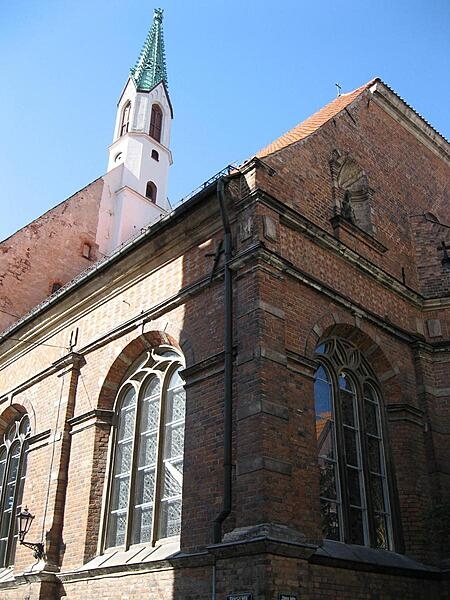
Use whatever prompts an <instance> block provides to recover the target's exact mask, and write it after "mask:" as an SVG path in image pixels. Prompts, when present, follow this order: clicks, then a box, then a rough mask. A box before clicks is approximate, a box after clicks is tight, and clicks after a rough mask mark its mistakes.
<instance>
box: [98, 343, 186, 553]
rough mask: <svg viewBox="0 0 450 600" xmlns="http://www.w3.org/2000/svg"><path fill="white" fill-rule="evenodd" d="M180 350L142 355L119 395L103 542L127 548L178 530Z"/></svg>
mask: <svg viewBox="0 0 450 600" xmlns="http://www.w3.org/2000/svg"><path fill="white" fill-rule="evenodd" d="M182 367H183V358H182V356H181V354H179V353H178V352H177V351H175V350H174V349H173V348H169V347H159V348H156V349H154V350H152V351H150V352H148V353H147V354H146V356H145V357H143V358H142V359H141V360H140V361H139V362H138V365H137V366H135V367H134V368H133V369H132V372H131V374H130V375H129V376H128V377H127V378H126V379H125V381H124V382H123V383H122V385H121V387H120V390H119V393H118V395H117V401H116V402H117V405H116V423H115V430H114V436H113V460H112V471H111V477H110V494H109V497H110V500H109V510H108V522H107V532H106V546H107V547H116V546H125V547H128V546H130V545H132V544H141V543H150V544H153V543H155V541H156V540H157V539H161V538H166V537H171V536H174V535H178V534H179V533H180V529H181V495H182V485H183V451H184V414H185V403H186V399H185V392H184V387H183V380H182V379H181V376H180V370H181V369H182Z"/></svg>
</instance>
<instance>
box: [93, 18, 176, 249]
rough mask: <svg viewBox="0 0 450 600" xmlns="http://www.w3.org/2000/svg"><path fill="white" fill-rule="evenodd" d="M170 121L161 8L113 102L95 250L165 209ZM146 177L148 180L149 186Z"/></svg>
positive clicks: (107, 246)
mask: <svg viewBox="0 0 450 600" xmlns="http://www.w3.org/2000/svg"><path fill="white" fill-rule="evenodd" d="M155 106H156V107H158V108H159V111H160V114H161V128H160V133H158V135H156V134H155V133H154V130H153V131H152V129H151V120H152V110H153V107H155ZM171 123H172V106H171V104H170V99H169V96H168V92H167V74H166V67H165V58H164V43H163V37H162V11H161V10H156V11H155V14H154V19H153V25H152V28H151V30H150V32H149V35H148V37H147V40H146V42H145V44H144V48H143V50H142V52H141V54H140V57H139V59H138V62H137V64H136V67H135V68H134V69H132V70H131V76H130V77H129V79H128V81H127V83H126V85H125V88H124V90H123V92H122V94H121V97H120V100H119V103H118V106H117V115H116V124H115V128H114V137H113V143H112V144H111V146H110V147H109V159H108V172H107V173H106V175H105V176H104V178H103V179H104V181H105V185H104V188H103V190H104V191H103V197H102V202H101V207H100V219H99V227H98V232H97V243H98V245H99V250H100V252H102V253H104V254H109V253H111V252H112V251H113V250H114V249H115V248H116V247H117V246H119V245H120V244H121V243H123V242H124V241H126V240H127V239H129V238H130V237H132V236H134V235H136V233H139V232H140V230H141V229H142V227H145V226H147V225H149V224H151V223H152V222H153V221H155V220H157V219H160V218H161V216H163V215H165V214H167V212H168V211H169V210H170V205H169V202H168V198H167V187H168V175H169V167H170V165H171V164H172V154H171V151H170V148H169V144H170V129H171ZM152 133H153V135H151V134H152ZM156 137H158V138H159V139H156ZM149 182H151V183H152V185H151V186H150V187H149V186H148V184H149Z"/></svg>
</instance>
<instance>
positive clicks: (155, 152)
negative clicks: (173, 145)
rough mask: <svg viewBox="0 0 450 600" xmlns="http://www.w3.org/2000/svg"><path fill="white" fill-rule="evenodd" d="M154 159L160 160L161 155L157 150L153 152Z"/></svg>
mask: <svg viewBox="0 0 450 600" xmlns="http://www.w3.org/2000/svg"><path fill="white" fill-rule="evenodd" d="M152 158H153V159H154V160H159V154H158V151H157V150H152Z"/></svg>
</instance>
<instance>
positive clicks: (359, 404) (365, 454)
mask: <svg viewBox="0 0 450 600" xmlns="http://www.w3.org/2000/svg"><path fill="white" fill-rule="evenodd" d="M316 356H317V359H318V361H319V363H320V364H319V367H318V368H317V370H316V373H315V384H314V398H315V409H316V434H317V442H318V456H319V469H320V495H321V498H320V501H321V514H322V525H323V532H324V536H325V537H326V538H329V539H334V540H338V541H343V542H347V543H354V544H361V545H367V546H373V547H377V548H384V549H392V548H393V543H394V542H393V524H392V509H391V505H392V503H391V498H390V486H389V477H388V472H387V460H386V448H385V436H384V423H383V421H384V418H383V405H382V402H381V394H380V391H379V386H378V382H377V380H376V378H375V375H374V373H373V371H372V369H371V368H370V365H369V364H368V363H367V361H366V360H365V358H364V357H363V355H362V354H361V352H360V351H359V350H358V349H357V348H356V347H355V346H353V345H352V344H351V343H350V342H348V341H345V340H342V339H338V338H331V339H328V340H326V341H325V342H323V343H321V344H320V345H319V346H318V347H317V349H316Z"/></svg>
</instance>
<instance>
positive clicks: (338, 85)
mask: <svg viewBox="0 0 450 600" xmlns="http://www.w3.org/2000/svg"><path fill="white" fill-rule="evenodd" d="M334 85H335V86H336V91H337V97H338V98H339V96H340V95H341V90H342V87H341V85H340V84H339V83H335V84H334Z"/></svg>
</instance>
